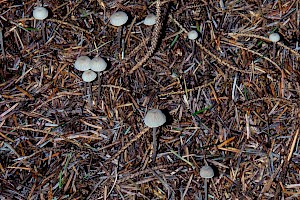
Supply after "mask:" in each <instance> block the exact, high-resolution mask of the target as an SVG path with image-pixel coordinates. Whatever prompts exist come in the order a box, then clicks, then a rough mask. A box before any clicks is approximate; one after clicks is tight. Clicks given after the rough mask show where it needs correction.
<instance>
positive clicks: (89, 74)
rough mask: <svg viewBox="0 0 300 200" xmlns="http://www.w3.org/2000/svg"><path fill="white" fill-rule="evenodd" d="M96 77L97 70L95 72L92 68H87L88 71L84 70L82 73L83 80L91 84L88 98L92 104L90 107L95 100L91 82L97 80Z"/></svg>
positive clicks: (91, 104) (90, 104)
mask: <svg viewBox="0 0 300 200" xmlns="http://www.w3.org/2000/svg"><path fill="white" fill-rule="evenodd" d="M96 77H97V74H96V72H94V71H92V70H86V71H84V72H83V73H82V80H83V81H84V82H85V83H88V84H89V95H88V98H89V106H90V108H91V107H92V106H93V102H92V85H91V82H92V81H93V80H95V79H96Z"/></svg>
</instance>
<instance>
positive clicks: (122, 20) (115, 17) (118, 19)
mask: <svg viewBox="0 0 300 200" xmlns="http://www.w3.org/2000/svg"><path fill="white" fill-rule="evenodd" d="M127 21H128V15H127V14H126V13H125V12H123V11H118V12H115V13H114V14H112V15H111V16H110V23H111V24H112V25H113V26H117V27H118V31H117V33H118V34H117V41H118V45H119V47H121V46H125V45H121V41H122V42H123V44H124V41H123V40H122V32H123V27H122V25H124V24H126V22H127ZM123 51H124V50H123Z"/></svg>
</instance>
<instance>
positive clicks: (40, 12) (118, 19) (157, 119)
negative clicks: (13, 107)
mask: <svg viewBox="0 0 300 200" xmlns="http://www.w3.org/2000/svg"><path fill="white" fill-rule="evenodd" d="M33 17H34V18H35V19H36V20H44V19H46V18H47V17H48V10H47V9H46V8H44V7H36V8H35V9H34V11H33ZM156 18H157V17H156V16H155V15H154V14H152V13H150V14H149V15H147V17H146V18H145V19H144V20H143V23H144V24H145V25H148V26H151V25H154V24H155V23H156ZM127 20H128V15H127V14H126V13H125V12H123V11H118V12H115V13H114V14H112V15H111V17H110V23H111V24H112V25H113V26H116V27H122V25H124V24H126V22H127ZM187 37H188V39H190V40H195V39H197V38H198V32H197V31H196V30H192V31H190V32H189V33H188V34H187ZM269 39H270V41H272V42H273V43H274V44H275V43H276V42H278V41H279V40H280V35H279V34H278V33H272V34H270V35H269ZM74 67H75V68H76V69H77V70H79V71H82V72H83V73H82V80H83V81H84V82H86V83H90V82H92V81H93V80H95V79H96V78H97V73H98V80H99V88H100V82H101V81H100V76H101V73H102V72H103V71H104V70H105V69H106V67H107V63H106V61H105V60H104V59H103V58H101V57H95V58H93V59H90V58H89V57H88V56H79V57H78V58H77V60H76V61H75V63H74ZM96 72H97V73H96ZM90 92H91V91H90ZM99 93H100V89H99ZM166 121H167V119H166V115H165V114H164V113H163V112H162V111H161V110H159V109H152V110H149V111H148V112H147V113H146V115H145V117H144V123H145V125H146V126H148V127H150V128H153V134H152V136H153V154H152V160H153V161H154V160H155V158H156V154H157V153H156V152H157V130H158V128H159V127H160V126H162V125H164V124H165V123H166ZM204 161H205V160H204ZM200 176H201V177H202V178H205V182H204V188H205V199H206V200H207V199H208V193H207V179H209V178H212V177H213V176H214V170H213V169H212V167H211V166H209V165H208V163H207V162H206V161H205V166H203V167H202V168H201V169H200Z"/></svg>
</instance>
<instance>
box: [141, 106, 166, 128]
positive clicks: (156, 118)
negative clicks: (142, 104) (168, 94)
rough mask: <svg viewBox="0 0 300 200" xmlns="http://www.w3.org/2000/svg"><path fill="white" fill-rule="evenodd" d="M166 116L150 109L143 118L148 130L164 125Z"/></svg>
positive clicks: (157, 110) (159, 111)
mask: <svg viewBox="0 0 300 200" xmlns="http://www.w3.org/2000/svg"><path fill="white" fill-rule="evenodd" d="M166 121H167V119H166V115H165V114H164V113H163V112H162V111H161V110H159V109H152V110H149V111H148V112H147V114H146V115H145V117H144V123H145V125H146V126H148V127H150V128H156V127H159V126H162V125H163V124H164V123H166Z"/></svg>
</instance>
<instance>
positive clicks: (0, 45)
mask: <svg viewBox="0 0 300 200" xmlns="http://www.w3.org/2000/svg"><path fill="white" fill-rule="evenodd" d="M2 30H3V29H2V28H0V47H1V51H2V56H3V58H5V51H4V42H3V34H2Z"/></svg>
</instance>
